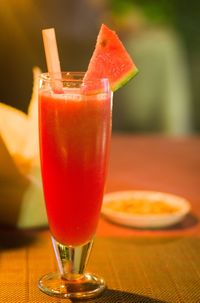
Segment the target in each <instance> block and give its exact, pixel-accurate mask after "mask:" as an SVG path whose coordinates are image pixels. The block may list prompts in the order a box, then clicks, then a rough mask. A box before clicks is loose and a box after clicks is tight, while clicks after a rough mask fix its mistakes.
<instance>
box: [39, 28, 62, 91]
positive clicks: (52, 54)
mask: <svg viewBox="0 0 200 303" xmlns="http://www.w3.org/2000/svg"><path fill="white" fill-rule="evenodd" d="M42 36H43V42H44V50H45V55H46V62H47V69H48V72H49V74H50V76H51V77H53V75H55V74H56V80H58V79H61V78H62V76H61V68H60V60H59V56H58V48H57V43H56V35H55V29H54V28H48V29H43V30H42ZM53 86H54V88H53V89H54V90H62V82H61V81H56V83H55V82H54V84H53Z"/></svg>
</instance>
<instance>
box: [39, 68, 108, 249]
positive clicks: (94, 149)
mask: <svg viewBox="0 0 200 303" xmlns="http://www.w3.org/2000/svg"><path fill="white" fill-rule="evenodd" d="M74 75H76V78H77V77H80V78H81V74H74ZM44 77H45V76H44ZM67 77H68V79H66V82H68V85H70V83H72V82H73V79H69V75H68V76H67ZM70 77H71V76H70ZM70 81H71V82H70ZM76 81H77V86H81V85H80V84H81V81H80V79H79V80H76ZM73 85H74V83H73ZM39 120H40V150H41V165H42V176H43V187H44V195H45V201H46V209H47V214H48V219H49V225H50V229H51V233H52V235H53V236H54V238H55V239H56V240H57V241H59V242H61V243H62V244H66V245H82V244H84V243H87V242H88V241H90V240H91V239H92V238H93V236H94V234H95V230H96V227H97V222H98V218H99V213H100V208H101V203H102V199H103V192H104V184H105V178H106V172H107V167H108V157H109V144H110V134H111V93H110V91H109V90H108V91H107V92H106V93H105V92H103V93H102V92H100V93H97V94H95V93H94V94H87V92H86V91H85V90H83V92H81V89H80V87H77V88H73V89H72V88H64V89H63V92H62V93H58V94H56V93H53V92H52V90H51V88H50V89H43V88H42V89H41V90H40V93H39Z"/></svg>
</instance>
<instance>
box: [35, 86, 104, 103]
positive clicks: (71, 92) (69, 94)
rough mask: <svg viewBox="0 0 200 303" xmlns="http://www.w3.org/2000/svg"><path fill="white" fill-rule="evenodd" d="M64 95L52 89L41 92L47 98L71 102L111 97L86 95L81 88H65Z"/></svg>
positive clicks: (102, 94)
mask: <svg viewBox="0 0 200 303" xmlns="http://www.w3.org/2000/svg"><path fill="white" fill-rule="evenodd" d="M63 91H64V92H63V93H55V92H54V91H53V90H51V89H42V90H41V91H40V92H41V94H44V95H46V96H49V97H51V98H54V99H57V100H58V99H60V100H66V101H67V100H70V101H72V100H73V101H86V100H97V101H98V100H99V101H100V100H106V99H107V98H108V97H109V94H108V93H97V94H86V93H81V90H80V89H79V88H70V89H69V88H64V89H63Z"/></svg>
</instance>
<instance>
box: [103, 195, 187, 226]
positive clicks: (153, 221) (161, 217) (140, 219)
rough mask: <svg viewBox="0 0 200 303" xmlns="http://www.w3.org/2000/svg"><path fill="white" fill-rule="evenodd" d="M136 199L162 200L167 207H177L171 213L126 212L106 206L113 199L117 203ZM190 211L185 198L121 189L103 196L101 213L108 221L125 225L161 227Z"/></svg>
mask: <svg viewBox="0 0 200 303" xmlns="http://www.w3.org/2000/svg"><path fill="white" fill-rule="evenodd" d="M125 200H128V201H133V203H134V200H135V201H138V200H145V203H146V202H147V203H154V202H155V201H163V202H165V205H168V206H169V207H170V206H171V207H175V208H177V210H176V211H173V212H171V213H167V212H163V213H156V214H155V213H151V212H149V213H147V214H145V213H144V214H138V213H134V212H133V213H131V214H130V213H126V212H123V211H119V210H113V209H112V208H110V207H109V206H108V203H109V202H111V201H114V203H119V202H121V201H125ZM189 211H190V203H189V201H187V200H186V199H184V198H182V197H179V196H176V195H172V194H168V193H162V192H154V191H121V192H114V193H108V194H106V195H105V196H104V201H103V207H102V214H103V215H104V216H105V217H106V218H108V219H109V220H110V221H112V222H114V223H118V224H122V225H126V226H131V227H137V228H163V227H167V226H170V225H174V224H176V223H178V222H180V221H181V220H182V219H183V218H184V217H185V216H186V214H188V212H189Z"/></svg>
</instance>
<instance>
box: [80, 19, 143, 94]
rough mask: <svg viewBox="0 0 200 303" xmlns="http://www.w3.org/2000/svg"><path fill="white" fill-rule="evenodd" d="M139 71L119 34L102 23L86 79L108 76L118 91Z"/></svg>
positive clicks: (112, 86) (113, 88) (112, 87)
mask: <svg viewBox="0 0 200 303" xmlns="http://www.w3.org/2000/svg"><path fill="white" fill-rule="evenodd" d="M137 73H138V69H137V67H136V66H135V63H134V62H133V60H132V59H131V57H130V56H129V54H128V53H127V51H126V49H125V47H124V46H123V44H122V42H121V41H120V39H119V38H118V36H117V34H116V33H115V32H114V31H112V30H110V29H109V28H108V27H107V26H106V25H104V24H102V26H101V29H100V31H99V34H98V37H97V42H96V47H95V50H94V52H93V54H92V57H91V59H90V62H89V66H88V70H87V72H86V74H85V77H84V80H85V81H92V80H94V79H99V78H108V79H109V81H110V86H111V89H112V91H116V90H117V89H118V88H120V87H121V86H123V85H124V84H126V83H127V82H128V81H129V80H130V79H131V78H133V77H134V76H135V75H136V74H137Z"/></svg>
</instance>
